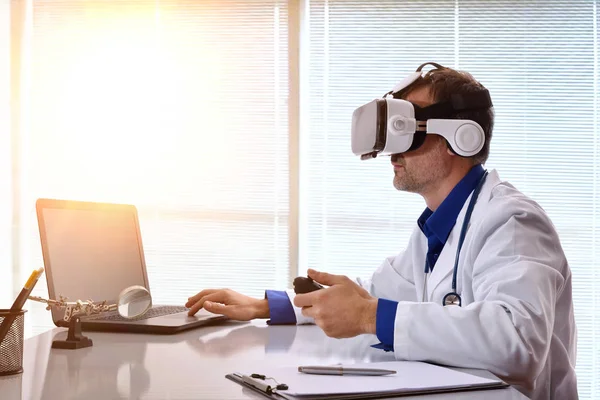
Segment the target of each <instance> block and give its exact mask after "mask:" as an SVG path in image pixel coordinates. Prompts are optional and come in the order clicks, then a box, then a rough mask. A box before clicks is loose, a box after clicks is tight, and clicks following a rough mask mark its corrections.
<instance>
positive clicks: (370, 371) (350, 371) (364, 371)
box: [298, 366, 396, 376]
mask: <svg viewBox="0 0 600 400" xmlns="http://www.w3.org/2000/svg"><path fill="white" fill-rule="evenodd" d="M298 372H302V373H303V374H315V375H370V376H380V375H389V374H395V373H396V371H392V370H390V369H377V368H344V367H335V366H334V367H323V366H305V367H298Z"/></svg>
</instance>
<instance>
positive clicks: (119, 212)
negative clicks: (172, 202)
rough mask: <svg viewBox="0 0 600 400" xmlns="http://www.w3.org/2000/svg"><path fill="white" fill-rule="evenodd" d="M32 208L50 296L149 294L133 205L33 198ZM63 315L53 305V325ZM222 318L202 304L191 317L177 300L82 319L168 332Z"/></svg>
mask: <svg viewBox="0 0 600 400" xmlns="http://www.w3.org/2000/svg"><path fill="white" fill-rule="evenodd" d="M36 212H37V219H38V226H39V231H40V239H41V244H42V255H43V258H44V268H45V270H46V281H47V284H48V296H49V298H50V299H54V300H57V299H58V297H59V296H63V297H67V298H68V299H69V301H75V300H84V301H85V300H88V299H92V300H93V301H97V302H100V301H103V300H107V302H108V304H116V303H117V299H118V296H119V293H121V291H122V290H123V289H125V288H126V287H129V286H133V285H140V286H143V287H145V288H146V289H147V290H148V291H149V292H150V294H152V292H151V291H150V284H149V282H148V273H147V271H146V261H145V258H144V249H143V246H142V236H141V232H140V226H139V220H138V213H137V208H136V207H135V206H133V205H129V204H112V203H95V202H84V201H71V200H56V199H38V200H37V202H36ZM182 279H185V278H184V277H182ZM63 316H64V310H56V309H54V308H52V320H53V321H54V324H55V325H56V326H66V324H65V322H64V321H63ZM225 319H227V318H226V317H224V316H222V315H217V314H212V313H210V312H208V311H206V310H204V309H202V310H200V311H199V312H198V313H197V314H196V315H194V316H192V317H190V316H188V315H187V309H186V308H185V307H183V306H181V305H154V304H153V307H152V308H151V309H150V310H148V311H147V312H146V313H145V314H143V315H142V316H139V317H136V318H133V319H126V318H123V317H121V316H120V315H119V314H118V312H117V311H110V312H107V313H102V314H98V315H90V316H84V317H82V318H81V321H82V329H83V330H87V331H106V332H136V333H157V334H171V333H176V332H180V331H183V330H187V329H191V328H196V327H199V326H204V325H208V324H214V323H217V322H219V321H222V320H225Z"/></svg>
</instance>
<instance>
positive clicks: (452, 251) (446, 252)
mask: <svg viewBox="0 0 600 400" xmlns="http://www.w3.org/2000/svg"><path fill="white" fill-rule="evenodd" d="M499 183H500V178H499V177H498V173H497V172H496V170H492V171H489V173H488V176H487V178H486V180H485V183H484V184H483V187H482V188H481V192H480V193H479V197H478V198H477V202H476V203H475V208H474V209H473V213H472V214H471V221H470V223H469V226H470V225H472V223H473V222H474V221H477V220H478V219H479V218H481V216H482V213H483V212H484V210H485V209H486V206H487V203H488V202H489V199H490V196H491V193H492V189H493V188H494V187H495V186H496V185H498V184H499ZM472 195H473V194H472V193H471V195H470V196H469V197H468V198H467V200H466V201H465V204H463V207H462V209H461V210H460V213H459V214H458V217H457V218H456V223H455V224H454V227H453V228H452V231H451V232H450V235H449V236H448V240H446V244H445V245H444V249H443V250H442V252H441V253H440V257H439V258H438V260H437V262H436V263H435V267H434V268H433V272H432V273H431V276H430V277H429V282H428V284H427V298H428V299H429V300H430V301H433V302H436V301H438V300H439V301H441V297H440V298H439V299H438V298H434V297H433V294H434V293H435V291H436V289H437V287H438V286H439V285H440V284H441V283H442V282H444V281H446V280H447V284H444V286H447V290H446V288H444V290H446V291H445V292H444V293H443V294H442V297H443V296H444V295H445V294H446V293H448V292H450V290H451V288H452V273H453V271H454V262H455V259H456V249H457V247H458V240H459V238H460V231H461V228H462V225H463V222H464V220H465V214H466V212H467V207H468V205H469V202H470V201H471V197H472ZM468 235H469V229H467V236H468ZM466 242H468V241H467V240H466V237H465V243H466ZM466 250H467V249H466V248H465V244H463V249H462V251H461V254H460V258H459V266H458V269H459V271H458V272H459V274H458V277H460V268H461V264H462V262H463V261H464V260H463V257H464V253H465V251H466ZM457 289H458V291H459V293H460V291H461V284H460V281H457ZM438 297H439V296H438Z"/></svg>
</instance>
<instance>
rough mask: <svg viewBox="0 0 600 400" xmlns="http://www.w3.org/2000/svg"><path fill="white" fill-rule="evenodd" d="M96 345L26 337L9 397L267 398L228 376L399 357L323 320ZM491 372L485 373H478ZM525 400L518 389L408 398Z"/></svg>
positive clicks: (60, 332) (55, 333)
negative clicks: (55, 345)
mask: <svg viewBox="0 0 600 400" xmlns="http://www.w3.org/2000/svg"><path fill="white" fill-rule="evenodd" d="M84 334H85V335H87V336H88V337H90V338H91V339H92V340H93V341H94V345H93V346H92V347H89V348H85V349H80V350H59V349H51V347H50V346H51V345H52V340H53V339H54V338H55V337H57V338H60V339H64V338H65V337H66V329H62V328H60V329H59V328H57V329H54V330H52V331H48V332H46V333H43V334H41V335H38V336H35V337H32V338H30V339H27V340H26V341H25V349H24V362H23V368H24V372H23V374H20V375H16V376H12V377H3V378H1V377H0V398H1V399H2V400H13V399H19V400H20V399H23V400H30V399H31V400H42V399H43V400H55V399H56V400H67V399H84V400H95V399H102V400H104V399H161V400H163V399H212V400H217V399H222V400H224V399H245V398H253V399H257V398H262V397H261V396H259V395H256V394H254V393H252V392H250V391H249V390H248V389H244V388H243V387H241V386H239V385H237V384H235V383H233V382H231V381H229V380H227V379H226V378H225V374H227V373H230V372H234V371H236V370H248V371H249V372H251V373H260V370H261V366H264V365H269V364H272V365H292V366H297V365H300V364H309V363H311V364H312V363H330V364H334V363H337V362H365V361H386V360H393V355H392V354H391V353H386V352H384V351H382V350H377V349H373V348H371V347H370V345H371V344H374V343H377V338H376V337H375V336H361V337H357V338H352V339H342V340H337V339H331V338H328V337H327V336H325V334H323V332H322V331H321V330H320V329H319V328H318V327H316V326H298V327H296V326H267V325H266V324H265V322H264V321H256V322H252V323H234V322H229V323H225V324H222V325H220V326H212V327H204V328H199V329H195V330H191V331H187V332H183V333H180V334H176V335H169V336H154V335H140V334H112V333H98V332H84ZM475 373H476V374H478V375H481V376H489V375H490V374H489V373H486V372H482V371H479V372H475ZM457 397H459V398H461V399H486V400H496V399H497V400H501V399H502V400H508V399H510V400H522V399H525V397H524V396H522V395H521V394H520V393H519V392H518V391H516V390H515V389H513V388H507V389H495V390H486V391H478V392H464V393H461V394H460V395H458V394H456V393H454V394H447V395H428V396H418V397H417V396H415V397H402V399H403V400H406V399H452V398H457Z"/></svg>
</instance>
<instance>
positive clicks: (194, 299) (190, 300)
mask: <svg viewBox="0 0 600 400" xmlns="http://www.w3.org/2000/svg"><path fill="white" fill-rule="evenodd" d="M219 290H223V289H204V290H203V291H201V292H198V294H195V295H194V296H192V297H189V298H188V301H187V303H185V306H186V307H190V306H191V305H192V304H194V303H196V302H197V301H198V300H200V299H201V298H203V297H204V296H206V295H209V294H212V293H215V292H218V291H219Z"/></svg>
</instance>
